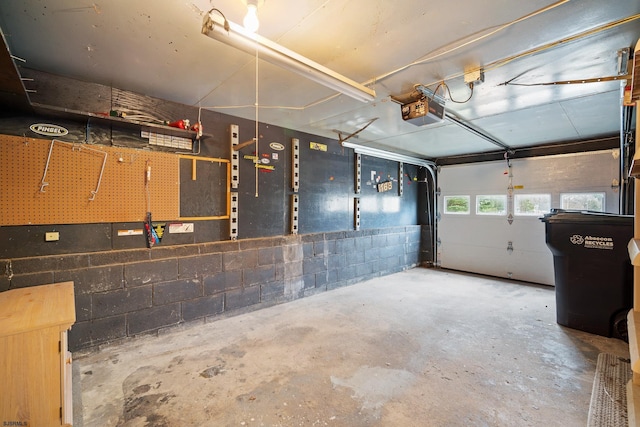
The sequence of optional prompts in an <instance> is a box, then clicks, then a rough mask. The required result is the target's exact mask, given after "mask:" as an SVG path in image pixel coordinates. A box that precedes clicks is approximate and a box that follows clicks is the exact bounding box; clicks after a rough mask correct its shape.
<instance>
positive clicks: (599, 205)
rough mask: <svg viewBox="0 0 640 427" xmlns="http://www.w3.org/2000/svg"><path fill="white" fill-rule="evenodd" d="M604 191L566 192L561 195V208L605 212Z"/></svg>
mask: <svg viewBox="0 0 640 427" xmlns="http://www.w3.org/2000/svg"><path fill="white" fill-rule="evenodd" d="M604 206H605V204H604V193H566V194H561V195H560V208H562V209H572V210H582V211H584V210H586V211H595V212H604Z"/></svg>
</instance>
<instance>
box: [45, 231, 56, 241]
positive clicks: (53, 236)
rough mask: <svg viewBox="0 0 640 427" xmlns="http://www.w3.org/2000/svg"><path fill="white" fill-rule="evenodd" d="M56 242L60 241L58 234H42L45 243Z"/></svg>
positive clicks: (52, 232)
mask: <svg viewBox="0 0 640 427" xmlns="http://www.w3.org/2000/svg"><path fill="white" fill-rule="evenodd" d="M58 240H60V232H58V231H47V232H46V233H44V241H45V242H57V241H58Z"/></svg>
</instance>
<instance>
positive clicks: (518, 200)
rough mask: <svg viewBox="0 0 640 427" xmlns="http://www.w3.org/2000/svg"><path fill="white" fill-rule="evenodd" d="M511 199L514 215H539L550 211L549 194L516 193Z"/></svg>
mask: <svg viewBox="0 0 640 427" xmlns="http://www.w3.org/2000/svg"><path fill="white" fill-rule="evenodd" d="M513 201H514V209H513V210H514V213H515V214H516V215H531V216H540V215H544V214H546V213H549V212H551V194H516V195H515V197H514V199H513Z"/></svg>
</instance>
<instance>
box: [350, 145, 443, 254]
mask: <svg viewBox="0 0 640 427" xmlns="http://www.w3.org/2000/svg"><path fill="white" fill-rule="evenodd" d="M342 146H343V147H346V148H351V149H352V150H353V151H354V153H359V154H364V155H366V156H371V157H377V158H380V159H386V160H392V161H396V162H402V163H407V164H410V165H415V166H421V167H423V168H426V169H427V170H428V171H429V174H430V175H431V179H432V182H433V205H432V206H433V209H432V212H431V225H432V228H433V235H432V236H431V237H432V243H431V245H432V248H433V250H432V254H431V255H432V260H431V262H432V263H433V266H434V267H435V266H436V265H437V261H438V257H437V251H436V245H437V234H436V220H437V198H436V188H437V187H436V164H435V162H433V161H431V160H425V159H420V158H417V157H412V156H406V155H404V154H397V153H393V152H391V151H386V150H380V149H378V148H372V147H366V146H364V145H359V144H354V143H351V142H348V141H342ZM427 188H428V184H427Z"/></svg>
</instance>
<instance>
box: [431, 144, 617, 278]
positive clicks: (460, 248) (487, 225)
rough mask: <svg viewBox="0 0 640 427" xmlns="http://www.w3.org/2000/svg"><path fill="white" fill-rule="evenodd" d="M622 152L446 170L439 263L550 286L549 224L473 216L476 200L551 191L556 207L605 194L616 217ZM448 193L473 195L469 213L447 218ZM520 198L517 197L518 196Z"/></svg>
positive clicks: (516, 217) (441, 199) (509, 207)
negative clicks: (574, 197)
mask: <svg viewBox="0 0 640 427" xmlns="http://www.w3.org/2000/svg"><path fill="white" fill-rule="evenodd" d="M617 151H618V150H603V151H597V152H589V153H576V154H570V155H559V156H546V157H536V158H529V159H515V160H512V161H511V170H510V171H509V167H508V166H507V164H506V162H504V161H500V162H485V163H475V164H466V165H453V166H444V167H442V168H441V169H440V171H439V174H438V186H439V187H440V188H441V194H440V196H439V197H438V209H439V213H440V218H441V220H440V221H439V222H438V224H437V233H438V240H439V242H440V245H439V247H438V260H439V263H440V265H441V266H442V267H444V268H450V269H455V270H461V271H467V272H471V273H480V274H487V275H491V276H497V277H505V278H512V279H517V280H522V281H527V282H533V283H541V284H545V285H553V281H554V279H553V277H554V274H553V257H552V255H551V252H550V250H549V248H548V247H547V245H546V242H545V227H544V223H542V222H541V221H540V219H539V217H540V216H542V213H541V214H540V215H537V216H520V215H515V212H514V206H513V201H508V202H507V204H506V207H505V208H506V210H507V213H508V214H511V215H512V216H511V218H512V221H511V223H510V222H509V221H507V215H502V216H497V215H496V216H493V215H478V214H476V208H475V204H476V199H477V197H478V196H487V195H489V196H490V195H505V196H508V195H509V186H510V184H511V185H512V187H511V188H513V190H511V194H512V195H513V196H515V195H518V194H520V195H528V194H531V195H537V194H548V195H549V197H550V200H551V208H560V207H561V204H560V200H561V195H562V194H563V193H584V192H602V193H605V209H604V210H605V211H606V212H610V213H617V206H618V192H617V188H616V187H612V182H614V180H615V179H616V178H617V177H618V170H619V158H618V153H617ZM446 196H468V197H469V212H468V213H467V214H448V213H444V209H443V206H444V198H445V197H446ZM514 199H515V197H514Z"/></svg>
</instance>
